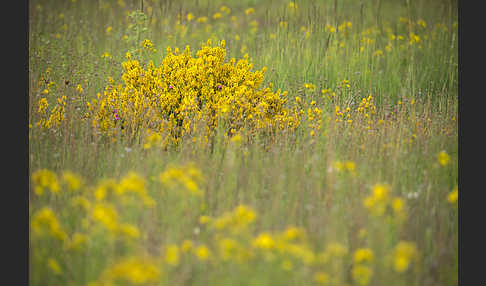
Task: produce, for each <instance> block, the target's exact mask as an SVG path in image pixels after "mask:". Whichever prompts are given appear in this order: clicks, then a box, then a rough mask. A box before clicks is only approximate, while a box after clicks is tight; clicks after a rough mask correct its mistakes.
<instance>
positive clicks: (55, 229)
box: [31, 207, 67, 241]
mask: <svg viewBox="0 0 486 286" xmlns="http://www.w3.org/2000/svg"><path fill="white" fill-rule="evenodd" d="M31 226H32V231H33V233H34V234H36V235H40V236H41V235H43V234H45V233H46V232H47V234H48V235H50V236H52V237H54V238H57V239H59V240H61V241H64V240H65V239H66V237H67V235H66V232H64V230H63V229H62V227H61V224H60V223H59V220H58V219H57V217H56V215H55V214H54V212H53V211H52V210H51V209H50V208H48V207H44V208H42V209H40V210H39V211H37V212H36V213H35V214H34V215H33V217H32V222H31Z"/></svg>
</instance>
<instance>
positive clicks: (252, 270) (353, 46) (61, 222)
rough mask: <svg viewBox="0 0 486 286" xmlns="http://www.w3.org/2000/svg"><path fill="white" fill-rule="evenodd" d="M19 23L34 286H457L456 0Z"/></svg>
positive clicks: (112, 8) (185, 7) (175, 7)
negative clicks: (25, 57)
mask: <svg viewBox="0 0 486 286" xmlns="http://www.w3.org/2000/svg"><path fill="white" fill-rule="evenodd" d="M28 23H29V114H28V119H29V135H28V136H29V176H30V182H29V223H30V226H29V227H30V236H29V242H30V245H29V280H30V284H31V285H88V286H97V285H113V286H114V285H350V286H351V285H407V286H408V285H421V286H422V285H426V286H427V285H458V124H457V121H458V35H457V34H458V28H457V25H458V16H457V1H439V0H434V1H425V0H417V1H414V0H403V1H395V0H390V1H382V0H372V1H364V0H335V1H310V0H309V1H303V0H302V1H288V0H261V1H257V0H241V1H234V0H229V1H217V0H213V1H210V0H191V1H189V0H187V1H171V0H165V1H162V0H158V1H156V0H151V1H149V0H144V1H141V0H137V1H128V0H116V1H107V0H99V1H81V0H66V1H57V0H30V1H29V19H28Z"/></svg>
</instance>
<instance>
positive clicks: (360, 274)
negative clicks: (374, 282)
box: [351, 248, 375, 285]
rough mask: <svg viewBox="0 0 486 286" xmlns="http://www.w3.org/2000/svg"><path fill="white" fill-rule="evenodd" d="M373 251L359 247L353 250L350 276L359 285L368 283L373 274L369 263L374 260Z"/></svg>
mask: <svg viewBox="0 0 486 286" xmlns="http://www.w3.org/2000/svg"><path fill="white" fill-rule="evenodd" d="M374 257H375V256H374V253H373V250H371V249H370V248H359V249H357V250H356V251H355V252H354V256H353V268H352V270H351V276H352V277H353V280H354V281H356V282H357V283H358V284H359V285H368V284H369V283H370V280H371V277H372V276H373V268H372V267H371V264H372V263H373V261H374Z"/></svg>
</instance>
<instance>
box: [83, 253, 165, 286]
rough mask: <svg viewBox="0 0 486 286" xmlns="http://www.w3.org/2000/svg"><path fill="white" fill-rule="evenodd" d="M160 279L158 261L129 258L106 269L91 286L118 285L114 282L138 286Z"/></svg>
mask: <svg viewBox="0 0 486 286" xmlns="http://www.w3.org/2000/svg"><path fill="white" fill-rule="evenodd" d="M159 279H160V269H159V266H158V265H157V262H156V261H153V260H152V259H148V258H143V257H127V258H124V259H122V260H121V261H119V262H117V263H115V264H114V265H113V266H111V267H109V268H108V269H106V270H105V271H104V272H103V273H102V274H101V276H100V278H99V279H98V281H95V282H91V283H89V284H88V285H89V286H101V285H116V284H115V283H114V282H122V283H123V282H124V283H132V284H136V285H141V284H146V283H156V282H158V281H159Z"/></svg>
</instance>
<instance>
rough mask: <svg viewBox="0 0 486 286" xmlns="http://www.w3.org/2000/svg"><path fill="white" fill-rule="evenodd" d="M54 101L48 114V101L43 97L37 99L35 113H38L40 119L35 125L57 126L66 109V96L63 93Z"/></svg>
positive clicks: (62, 118)
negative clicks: (54, 103)
mask: <svg viewBox="0 0 486 286" xmlns="http://www.w3.org/2000/svg"><path fill="white" fill-rule="evenodd" d="M56 101H57V104H56V105H55V106H54V108H53V109H52V110H51V111H50V115H49V116H48V114H47V113H48V111H47V109H48V107H49V103H48V102H47V99H46V98H44V97H42V98H41V99H39V102H38V106H39V107H38V109H37V113H38V114H39V115H40V120H39V121H38V122H37V126H40V127H43V128H52V127H58V126H59V125H60V124H61V122H63V121H64V118H65V111H66V96H64V95H63V96H61V97H59V98H57V100H56Z"/></svg>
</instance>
